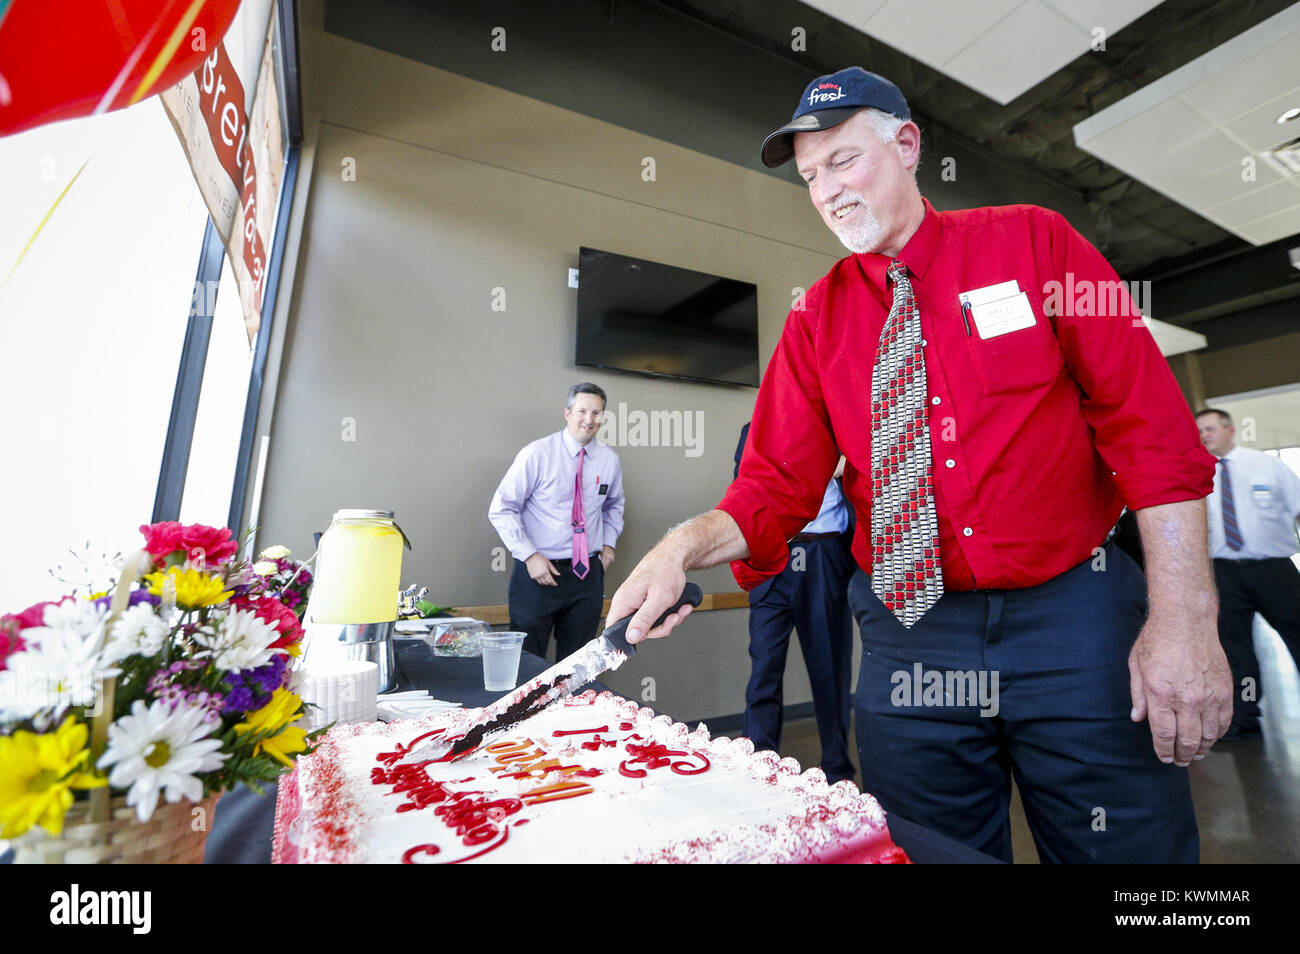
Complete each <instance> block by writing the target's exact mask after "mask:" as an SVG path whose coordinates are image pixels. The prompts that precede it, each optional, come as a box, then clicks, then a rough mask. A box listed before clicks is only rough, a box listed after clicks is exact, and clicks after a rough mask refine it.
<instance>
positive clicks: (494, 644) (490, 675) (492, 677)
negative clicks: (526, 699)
mask: <svg viewBox="0 0 1300 954" xmlns="http://www.w3.org/2000/svg"><path fill="white" fill-rule="evenodd" d="M527 635H528V634H527V633H483V634H481V636H480V639H481V640H482V646H483V688H484V689H487V690H489V691H492V692H505V691H507V690H509V689H513V688H514V687H515V685H516V681H517V680H518V677H519V656H520V652H521V651H522V650H523V648H524V637H525V636H527Z"/></svg>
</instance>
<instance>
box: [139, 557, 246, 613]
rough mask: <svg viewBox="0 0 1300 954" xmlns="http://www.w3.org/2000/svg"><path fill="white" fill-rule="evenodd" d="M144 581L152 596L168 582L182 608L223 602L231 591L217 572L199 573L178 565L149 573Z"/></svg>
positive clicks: (158, 593) (177, 603)
mask: <svg viewBox="0 0 1300 954" xmlns="http://www.w3.org/2000/svg"><path fill="white" fill-rule="evenodd" d="M145 582H147V583H148V584H149V592H150V593H152V594H153V595H154V596H162V595H163V587H164V586H165V585H166V584H167V583H169V582H170V583H171V584H172V585H173V586H174V587H175V589H176V605H177V606H180V607H182V608H184V609H197V608H199V607H200V606H213V605H215V604H217V603H224V602H225V601H226V600H228V599H230V596H231V594H232V592H233V591H232V590H228V589H226V588H225V586H226V582H225V580H223V579H222V578H221V576H220V575H219V574H216V573H201V572H199V571H198V570H195V569H182V568H181V567H179V566H173V567H170V568H169V569H168V570H167V571H166V572H165V573H164V572H157V573H149V574H147V575H146V576H145Z"/></svg>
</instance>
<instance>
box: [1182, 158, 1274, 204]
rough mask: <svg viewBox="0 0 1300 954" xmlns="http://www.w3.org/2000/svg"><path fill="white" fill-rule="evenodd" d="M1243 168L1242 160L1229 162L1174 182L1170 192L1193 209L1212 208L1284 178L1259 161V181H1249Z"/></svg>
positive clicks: (1257, 174)
mask: <svg viewBox="0 0 1300 954" xmlns="http://www.w3.org/2000/svg"><path fill="white" fill-rule="evenodd" d="M1241 168H1242V167H1241V163H1240V161H1234V162H1230V163H1227V164H1226V165H1224V166H1221V167H1220V168H1218V169H1216V170H1214V172H1211V173H1210V174H1209V175H1206V176H1201V178H1199V179H1195V180H1193V181H1191V182H1180V183H1177V184H1175V185H1172V186H1170V187H1169V194H1170V195H1171V196H1172V197H1173V198H1175V199H1177V200H1178V201H1179V202H1181V203H1182V204H1183V205H1185V206H1187V207H1188V208H1189V209H1198V208H1200V209H1208V208H1209V207H1210V206H1212V205H1218V204H1219V203H1221V202H1227V201H1228V200H1229V199H1235V198H1237V197H1238V196H1243V195H1245V194H1246V193H1248V192H1253V191H1254V190H1255V189H1262V188H1264V187H1265V186H1267V185H1270V184H1272V183H1274V182H1279V181H1281V179H1282V177H1281V175H1279V174H1278V173H1277V172H1276V171H1275V170H1274V169H1273V168H1272V167H1271V166H1269V165H1267V164H1265V163H1262V162H1257V163H1255V181H1254V182H1245V181H1243V180H1242V178H1241Z"/></svg>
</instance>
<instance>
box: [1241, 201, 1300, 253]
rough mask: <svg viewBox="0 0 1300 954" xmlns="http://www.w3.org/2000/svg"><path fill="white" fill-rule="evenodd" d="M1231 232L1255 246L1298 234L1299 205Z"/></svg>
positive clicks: (1299, 224)
mask: <svg viewBox="0 0 1300 954" xmlns="http://www.w3.org/2000/svg"><path fill="white" fill-rule="evenodd" d="M1233 231H1234V232H1236V233H1237V234H1238V235H1240V236H1242V237H1243V238H1245V239H1246V240H1248V241H1251V242H1254V243H1255V244H1256V245H1266V244H1268V243H1269V242H1276V241H1277V240H1278V239H1284V238H1290V237H1291V236H1292V235H1297V234H1300V203H1298V204H1296V205H1295V206H1293V207H1292V208H1289V209H1283V210H1282V211H1280V212H1275V213H1274V214H1273V215H1269V216H1266V217H1264V218H1262V219H1256V220H1255V221H1254V222H1247V223H1246V224H1245V225H1243V226H1240V227H1239V228H1235V229H1233Z"/></svg>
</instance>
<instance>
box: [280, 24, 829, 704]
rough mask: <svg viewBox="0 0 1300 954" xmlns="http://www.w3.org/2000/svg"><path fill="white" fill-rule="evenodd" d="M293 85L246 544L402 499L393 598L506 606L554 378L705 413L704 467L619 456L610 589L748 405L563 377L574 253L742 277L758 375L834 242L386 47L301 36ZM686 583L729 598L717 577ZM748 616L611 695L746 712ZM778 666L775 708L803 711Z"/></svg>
mask: <svg viewBox="0 0 1300 954" xmlns="http://www.w3.org/2000/svg"><path fill="white" fill-rule="evenodd" d="M304 74H305V83H306V84H307V93H306V98H307V102H308V104H309V105H312V106H315V107H316V108H318V109H319V110H320V113H319V117H318V118H319V125H318V126H317V125H316V123H315V122H314V121H312V120H314V119H315V118H317V117H314V116H313V117H309V123H308V127H309V130H314V131H315V132H314V136H315V138H314V141H310V142H308V144H307V149H306V150H305V155H306V156H309V157H310V159H311V162H310V165H308V166H305V168H304V181H303V182H302V183H301V184H300V186H299V194H298V196H296V197H295V198H296V201H295V206H296V207H297V206H299V205H300V206H301V211H300V213H299V214H300V215H301V218H300V219H297V220H296V224H300V225H301V230H302V231H301V239H300V241H299V243H298V245H297V248H296V249H294V248H291V249H290V253H289V254H290V257H294V256H295V255H296V268H295V270H294V271H293V273H292V277H291V278H290V277H288V276H286V281H287V283H290V285H289V287H292V288H293V297H292V299H291V301H290V302H289V303H288V305H287V306H286V310H287V312H288V315H287V317H288V321H287V322H283V323H282V326H285V331H284V338H283V342H282V347H281V348H279V349H276V350H273V355H272V360H273V363H274V361H275V359H276V358H277V357H278V358H279V362H280V366H279V369H278V375H274V374H273V375H272V379H273V380H271V381H269V382H268V385H269V390H268V394H269V395H270V397H269V398H268V401H267V402H266V403H265V405H264V407H263V412H262V419H263V428H262V431H261V432H262V433H266V432H267V430H268V428H269V433H270V435H271V442H270V457H269V463H268V467H267V475H266V485H265V490H264V494H263V498H262V504H261V508H262V519H261V528H262V529H261V531H260V533H259V541H265V542H272V541H279V542H284V543H286V544H288V545H289V546H291V547H292V548H293V549H294V550H295V551H296V552H299V553H303V554H305V553H310V552H311V533H312V531H314V530H321V529H324V527H325V526H326V524H327V523H328V521H329V518H330V515H331V514H332V512H333V511H334V510H336V509H338V508H341V507H383V508H391V509H394V510H396V511H397V515H398V520H399V522H400V523H401V524H402V526H403V528H404V529H405V530H406V532H407V534H408V535H409V536H410V538H411V540H412V541H413V543H414V546H415V550H414V552H411V553H408V554H407V555H406V562H405V564H404V567H403V574H402V576H403V582H404V583H407V582H417V581H418V582H420V583H423V584H427V585H428V586H430V588H431V594H432V596H433V598H434V599H435V600H438V601H443V602H448V603H460V604H476V603H503V602H505V600H506V585H507V576H508V574H507V573H506V572H500V571H499V570H498V569H497V568H498V567H504V566H506V565H508V557H507V560H501V559H500V551H497V552H496V554H495V556H496V559H494V549H495V548H498V547H500V546H501V543H500V541H499V540H498V539H497V537H496V535H495V533H494V532H493V530H492V528H491V526H490V525H489V524H488V521H487V517H486V511H487V507H488V503H489V500H490V498H491V495H492V492H493V490H494V489H495V487H496V484H497V482H498V481H499V480H500V478H501V476H502V474H503V473H504V472H505V469H506V467H507V466H508V465H509V463H510V461H511V459H512V458H513V456H514V454H515V453H516V452H517V451H518V449H519V448H520V447H521V446H522V445H523V444H525V443H527V442H528V441H530V440H532V439H534V438H536V437H539V436H541V435H543V434H546V433H549V432H552V431H554V430H558V429H559V427H560V426H562V423H563V421H562V417H561V407H562V405H563V397H564V393H565V390H566V389H567V387H568V386H569V385H570V384H571V383H573V382H575V381H579V380H593V381H596V382H597V383H599V384H600V385H601V386H602V387H604V388H605V389H606V390H607V391H608V392H609V396H610V406H611V408H613V409H618V407H619V405H620V404H623V403H625V404H626V405H627V406H628V408H629V409H638V410H644V411H652V410H680V411H683V412H687V413H694V412H697V411H698V412H700V413H701V414H702V420H703V432H702V443H701V444H700V448H701V451H702V453H700V455H699V456H697V457H688V456H687V455H686V449H685V448H683V447H621V448H619V453H620V456H621V457H622V461H623V468H624V474H625V484H626V491H627V528H626V531H625V533H624V535H623V538H622V539H621V541H620V546H619V560H618V562H617V563H616V565H615V567H614V568H613V570H612V572H611V574H610V576H609V579H608V585H607V595H609V594H612V592H613V590H614V589H615V588H616V586H617V584H618V583H619V582H621V580H622V579H623V576H624V574H626V572H627V571H628V570H629V569H630V568H631V567H632V566H633V565H634V563H635V560H636V559H637V558H638V557H639V555H640V554H642V553H643V552H644V551H645V550H646V549H648V548H649V547H650V546H652V545H653V543H654V542H655V541H656V540H657V539H658V537H659V535H660V534H661V533H662V532H663V530H664V529H665V528H666V527H667V526H669V525H670V524H672V523H675V522H677V521H679V520H681V519H683V518H684V517H686V516H689V515H691V514H694V513H696V512H698V511H701V510H704V509H708V508H709V507H711V506H712V505H713V504H714V503H716V502H717V500H718V498H719V497H720V496H721V494H722V492H723V490H724V488H725V487H726V485H727V483H728V482H729V480H730V478H731V468H732V453H733V451H734V448H735V443H736V439H737V436H738V432H739V429H740V426H741V425H742V424H743V423H744V422H745V421H746V420H748V418H749V414H750V410H751V408H752V405H753V399H754V395H755V392H754V391H753V390H752V389H733V388H721V387H711V386H706V385H699V384H692V383H686V382H672V381H664V380H655V379H649V378H642V377H637V376H630V375H621V374H614V373H608V372H601V371H597V370H594V369H587V368H576V367H575V366H574V365H573V361H572V356H573V343H574V331H575V295H576V293H575V292H574V291H573V290H571V289H569V288H568V287H567V285H566V277H567V276H566V273H567V269H568V268H569V267H571V266H575V265H576V264H577V255H578V247H579V246H580V245H587V246H592V247H596V248H604V249H609V250H612V251H617V252H621V253H625V254H629V255H634V256H638V257H642V258H647V259H651V260H654V261H659V262H666V263H669V264H674V265H679V266H684V267H687V268H693V269H697V270H700V271H706V272H712V273H715V274H719V275H725V276H729V277H733V278H738V279H742V280H745V281H750V282H754V283H755V284H757V286H758V290H759V313H760V350H761V354H762V356H763V359H764V361H766V358H767V357H768V355H770V353H771V350H772V348H773V347H774V345H775V342H776V339H777V336H778V334H779V332H780V328H781V325H782V323H783V321H784V318H785V315H786V312H787V311H788V309H789V307H790V302H791V290H792V288H794V287H795V286H806V285H809V284H811V283H812V282H813V281H815V280H816V279H817V278H818V277H820V276H821V275H822V274H824V273H825V271H826V270H827V268H828V267H829V266H830V264H831V263H832V262H833V261H834V259H835V258H836V257H838V255H839V252H838V251H837V249H838V245H837V243H835V241H834V239H833V238H832V237H831V236H830V235H829V234H828V233H826V232H825V229H824V226H823V225H822V224H821V222H820V220H819V218H818V217H817V215H816V214H815V212H814V211H813V209H812V208H811V207H810V205H809V204H808V201H807V198H806V194H805V193H804V192H803V190H801V189H799V188H798V187H796V186H793V185H790V184H787V183H782V182H780V181H779V180H776V179H774V178H772V177H770V176H765V175H762V174H759V173H756V172H752V171H749V170H745V169H742V168H740V167H737V166H734V165H731V164H729V163H726V162H723V161H721V160H717V159H713V158H711V157H707V156H704V155H701V154H698V153H694V152H691V151H689V150H686V149H682V148H680V147H676V146H672V145H670V144H667V143H664V142H662V141H657V140H653V139H650V138H648V137H646V136H643V135H640V134H638V133H635V132H632V131H629V130H627V129H622V128H619V127H617V126H613V125H610V124H607V123H603V122H599V121H596V120H593V119H590V118H587V117H584V116H581V115H578V114H575V113H571V112H568V111H565V110H562V109H558V108H556V107H553V106H549V105H546V104H543V103H540V102H538V101H535V100H530V99H527V98H525V97H522V96H518V95H516V94H512V93H508V92H505V91H502V90H500V89H496V88H494V87H491V86H487V85H484V84H482V83H478V82H475V81H471V80H468V79H465V78H462V77H459V76H455V75H453V74H450V73H446V72H443V71H440V70H437V69H434V68H431V67H428V66H424V65H421V64H417V63H414V62H412V61H409V60H405V59H402V58H400V57H396V56H393V55H391V54H387V53H383V52H380V51H377V50H374V49H371V48H368V47H365V46H361V45H358V44H355V43H351V42H349V41H346V40H342V39H339V38H337V37H333V36H330V35H327V34H315V35H313V36H311V37H309V38H307V39H305V40H304ZM645 157H653V159H654V160H655V167H656V168H655V173H656V180H655V181H652V182H647V181H645V180H644V179H643V178H642V171H643V168H644V165H643V159H644V158H645ZM353 163H354V164H355V181H346V180H345V177H344V175H343V170H344V168H345V166H348V165H351V164H353ZM498 289H500V290H502V291H503V293H504V297H505V310H504V311H496V310H493V307H492V304H493V300H494V295H499V294H501V292H498V291H497V290H498ZM272 402H273V412H274V418H273V422H272V419H271V413H272V407H271V404H272ZM352 432H354V434H355V439H354V440H350V439H346V438H348V437H351V436H352ZM494 564H495V566H494ZM695 578H696V579H697V581H698V582H699V583H700V584H701V585H702V586H703V587H704V589H705V590H706V591H728V590H731V591H734V590H735V584H734V582H733V580H732V578H731V575H730V573H729V572H728V571H727V570H726V569H725V568H719V569H715V570H711V571H706V572H703V573H700V574H697V575H696V576H695ZM746 616H747V614H746V612H745V611H743V610H737V611H720V612H713V613H707V614H701V615H700V616H699V617H697V619H696V620H695V621H693V622H692V623H691V624H690V625H689V627H688V628H687V631H685V632H683V633H682V634H681V635H680V636H678V637H676V638H674V639H672V640H669V641H668V642H667V643H665V644H659V645H655V646H653V647H651V648H649V649H646V650H644V651H643V652H642V653H641V654H639V656H638V658H637V659H635V660H633V662H632V663H630V664H629V665H628V666H627V667H625V669H624V671H622V672H620V673H619V674H618V675H617V676H616V677H614V678H612V679H611V680H610V683H611V685H613V686H614V687H615V688H617V689H619V690H621V691H623V692H625V693H627V694H629V695H632V696H633V697H635V698H642V693H643V684H642V679H643V678H644V677H646V676H651V677H653V678H654V680H655V684H654V692H655V695H654V699H653V702H654V704H655V705H656V706H657V707H659V708H660V709H662V710H663V711H665V712H668V713H669V714H671V715H673V716H675V717H677V718H699V717H705V718H707V717H709V716H714V715H720V714H731V713H737V712H740V711H741V710H742V709H743V707H744V695H743V693H744V684H745V679H746V678H747V675H748V666H749V662H748V657H747V654H746V651H745V646H746V636H745V621H746ZM791 657H792V665H791V672H790V679H789V680H788V683H787V699H788V700H789V701H791V702H795V701H805V700H807V699H808V698H809V694H808V690H807V680H806V677H805V676H804V674H803V672H802V665H801V663H800V662H799V659H798V650H797V649H795V650H794V651H793V652H792V653H791ZM647 701H651V700H650V699H649V698H647Z"/></svg>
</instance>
